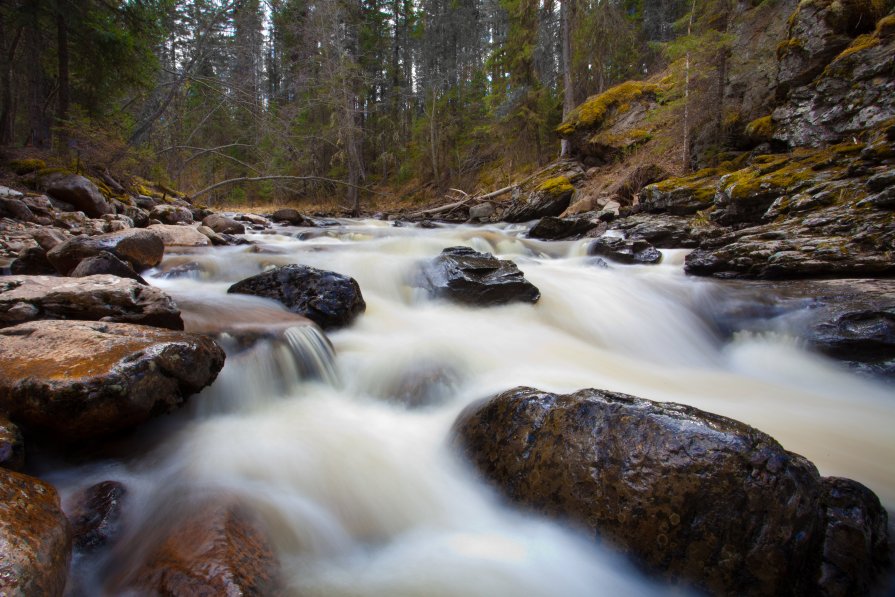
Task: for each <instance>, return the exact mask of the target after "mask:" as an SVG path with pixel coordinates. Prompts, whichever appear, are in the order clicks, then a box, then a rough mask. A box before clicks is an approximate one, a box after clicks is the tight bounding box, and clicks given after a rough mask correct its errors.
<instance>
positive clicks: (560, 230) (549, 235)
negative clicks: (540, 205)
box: [528, 216, 600, 240]
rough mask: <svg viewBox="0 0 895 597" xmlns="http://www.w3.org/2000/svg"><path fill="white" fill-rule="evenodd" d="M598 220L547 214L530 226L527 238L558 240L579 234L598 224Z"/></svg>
mask: <svg viewBox="0 0 895 597" xmlns="http://www.w3.org/2000/svg"><path fill="white" fill-rule="evenodd" d="M599 224H600V223H599V222H595V221H593V220H591V219H588V218H586V217H582V218H557V217H553V216H548V217H546V218H541V219H540V221H538V223H537V224H535V225H534V226H532V228H531V230H529V231H528V238H539V239H542V240H560V239H563V238H569V237H572V236H576V237H577V236H580V235H582V234H584V233H585V232H587V231H588V230H592V229H594V228H596V227H597V226H599Z"/></svg>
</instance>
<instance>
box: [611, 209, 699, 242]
mask: <svg viewBox="0 0 895 597" xmlns="http://www.w3.org/2000/svg"><path fill="white" fill-rule="evenodd" d="M692 227H693V225H692V223H691V220H690V219H689V218H687V217H684V216H673V215H670V214H643V213H640V214H634V215H631V216H627V217H624V218H620V219H616V220H614V221H613V222H612V224H611V228H612V229H613V230H621V231H623V232H624V234H625V237H626V238H630V239H642V240H645V241H646V242H648V243H650V244H651V245H653V246H654V247H658V248H660V249H680V248H684V249H692V248H693V247H695V246H697V245H698V244H699V240H698V238H697V237H696V235H695V234H694V232H693V230H692Z"/></svg>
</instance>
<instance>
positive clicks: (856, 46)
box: [830, 33, 879, 64]
mask: <svg viewBox="0 0 895 597" xmlns="http://www.w3.org/2000/svg"><path fill="white" fill-rule="evenodd" d="M878 45H879V36H878V35H876V34H875V33H867V34H865V35H859V36H858V37H856V38H855V40H854V41H853V42H851V45H850V46H848V47H847V48H845V49H844V50H842V52H840V54H839V55H838V56H836V57H835V58H834V59H833V62H831V63H830V64H832V63H834V62H838V61H840V60H843V59H844V58H848V57H849V56H851V55H852V54H857V53H858V52H863V51H864V50H869V49H870V48H873V47H875V46H878Z"/></svg>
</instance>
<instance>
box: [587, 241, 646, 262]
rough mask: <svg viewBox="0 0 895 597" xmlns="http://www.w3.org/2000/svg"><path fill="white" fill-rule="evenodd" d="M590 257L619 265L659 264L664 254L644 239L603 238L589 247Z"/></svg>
mask: <svg viewBox="0 0 895 597" xmlns="http://www.w3.org/2000/svg"><path fill="white" fill-rule="evenodd" d="M587 254H588V255H596V256H598V257H606V258H607V259H611V260H612V261H617V262H619V263H644V264H650V263H659V262H660V261H662V253H660V252H659V251H658V250H657V249H656V248H655V247H654V246H652V245H651V244H649V243H648V242H646V241H645V240H643V239H625V238H619V237H617V236H603V237H600V238H598V239H597V240H595V241H593V242H592V243H591V244H590V245H588V247H587Z"/></svg>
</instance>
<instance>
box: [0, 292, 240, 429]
mask: <svg viewBox="0 0 895 597" xmlns="http://www.w3.org/2000/svg"><path fill="white" fill-rule="evenodd" d="M139 288H144V287H143V286H139ZM223 365H224V353H223V351H222V350H221V349H220V348H219V347H218V346H217V344H215V343H214V341H213V340H211V339H210V338H207V337H205V336H199V335H195V334H187V333H185V332H179V331H172V330H163V329H159V328H151V327H147V326H141V325H133V324H126V323H105V322H89V321H32V322H29V323H24V324H21V325H17V326H14V327H9V328H5V329H2V330H0V411H2V412H6V413H8V414H9V417H10V419H12V420H13V421H15V422H17V423H19V424H21V425H24V426H26V427H28V428H33V429H37V430H43V431H46V432H48V433H51V434H53V437H54V438H57V439H61V440H65V441H72V442H80V441H84V440H96V439H99V438H101V437H103V436H107V435H110V434H113V433H116V432H119V431H123V430H125V429H128V428H131V427H133V426H135V425H138V424H139V423H141V422H143V421H145V420H146V419H148V418H150V417H152V416H155V415H159V414H162V413H164V412H167V411H170V410H172V409H174V408H176V407H179V406H181V405H182V404H183V402H184V401H185V399H186V398H187V396H189V395H191V394H194V393H196V392H198V391H199V390H201V389H202V388H203V387H205V386H207V385H208V384H210V383H211V382H212V381H214V379H215V377H216V376H217V374H218V371H220V369H221V367H223Z"/></svg>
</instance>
